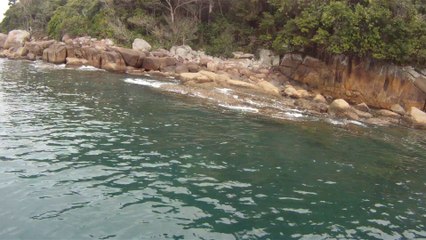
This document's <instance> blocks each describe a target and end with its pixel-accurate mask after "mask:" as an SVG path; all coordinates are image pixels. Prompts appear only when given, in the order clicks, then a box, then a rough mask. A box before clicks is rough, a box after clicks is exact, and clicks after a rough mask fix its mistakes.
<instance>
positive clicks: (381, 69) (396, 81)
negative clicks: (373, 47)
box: [279, 54, 426, 109]
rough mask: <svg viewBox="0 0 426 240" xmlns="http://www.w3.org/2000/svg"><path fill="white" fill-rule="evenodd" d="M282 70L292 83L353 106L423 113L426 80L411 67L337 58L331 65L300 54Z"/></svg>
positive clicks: (285, 61)
mask: <svg viewBox="0 0 426 240" xmlns="http://www.w3.org/2000/svg"><path fill="white" fill-rule="evenodd" d="M279 70H280V72H281V73H282V74H284V75H285V76H286V77H288V78H290V79H294V80H296V81H298V82H302V83H305V84H307V85H308V86H309V87H310V88H313V89H318V90H319V92H321V93H323V94H326V95H330V96H333V97H334V98H343V99H346V100H347V101H349V102H351V103H360V102H365V103H366V104H368V106H371V107H374V108H385V109H391V107H392V105H394V104H400V105H401V106H402V107H404V108H405V109H409V108H410V107H417V108H419V109H423V108H424V107H425V103H426V76H425V75H423V74H421V73H419V72H417V71H415V70H413V69H412V68H408V67H400V66H396V65H392V64H386V63H378V62H373V61H372V60H364V61H355V60H353V61H352V60H350V59H349V58H347V57H334V58H332V59H331V60H329V61H328V62H324V61H321V60H319V59H316V58H313V57H309V56H307V57H302V56H301V55H298V54H287V55H285V56H284V58H283V60H282V62H281V65H280V67H279Z"/></svg>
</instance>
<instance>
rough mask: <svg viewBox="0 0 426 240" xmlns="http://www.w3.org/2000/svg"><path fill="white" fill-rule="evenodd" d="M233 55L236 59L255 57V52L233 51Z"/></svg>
mask: <svg viewBox="0 0 426 240" xmlns="http://www.w3.org/2000/svg"><path fill="white" fill-rule="evenodd" d="M232 55H233V56H234V58H235V59H253V58H254V54H251V53H243V52H233V53H232Z"/></svg>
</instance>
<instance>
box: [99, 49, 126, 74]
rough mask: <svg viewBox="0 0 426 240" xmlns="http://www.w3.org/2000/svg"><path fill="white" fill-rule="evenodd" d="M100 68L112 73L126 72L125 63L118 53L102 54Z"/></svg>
mask: <svg viewBox="0 0 426 240" xmlns="http://www.w3.org/2000/svg"><path fill="white" fill-rule="evenodd" d="M101 68H102V69H105V70H107V71H113V72H123V73H124V72H126V63H125V62H124V59H123V57H122V56H121V55H120V53H118V52H107V51H105V52H102V54H101Z"/></svg>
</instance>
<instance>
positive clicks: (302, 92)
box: [297, 89, 311, 98]
mask: <svg viewBox="0 0 426 240" xmlns="http://www.w3.org/2000/svg"><path fill="white" fill-rule="evenodd" d="M297 94H298V95H299V96H300V97H301V98H309V97H311V94H309V92H308V91H306V90H305V89H300V90H297Z"/></svg>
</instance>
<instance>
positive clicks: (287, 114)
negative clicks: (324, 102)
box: [284, 112, 305, 118]
mask: <svg viewBox="0 0 426 240" xmlns="http://www.w3.org/2000/svg"><path fill="white" fill-rule="evenodd" d="M284 114H285V115H286V116H289V117H292V118H301V117H304V116H305V115H303V114H301V113H297V112H285V113H284Z"/></svg>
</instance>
